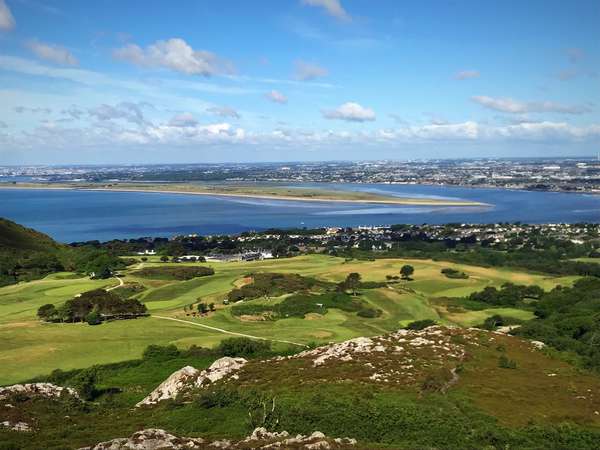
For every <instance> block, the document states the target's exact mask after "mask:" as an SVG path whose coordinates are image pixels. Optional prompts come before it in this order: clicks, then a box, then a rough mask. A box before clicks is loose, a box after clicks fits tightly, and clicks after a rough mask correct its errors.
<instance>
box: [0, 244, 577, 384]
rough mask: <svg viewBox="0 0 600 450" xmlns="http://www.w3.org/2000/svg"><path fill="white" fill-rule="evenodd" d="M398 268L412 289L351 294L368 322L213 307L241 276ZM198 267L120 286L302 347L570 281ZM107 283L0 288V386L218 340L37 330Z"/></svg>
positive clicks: (148, 322)
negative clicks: (487, 294) (472, 298)
mask: <svg viewBox="0 0 600 450" xmlns="http://www.w3.org/2000/svg"><path fill="white" fill-rule="evenodd" d="M407 263H409V264H411V265H413V266H414V267H415V274H414V277H413V278H414V281H410V282H399V283H394V284H391V285H390V287H386V288H377V289H366V290H361V291H360V292H359V297H360V299H361V300H364V301H365V302H367V303H368V304H370V305H372V306H373V307H374V308H377V309H381V310H382V311H383V313H382V314H381V316H380V317H376V318H361V317H357V315H356V313H355V312H343V311H340V310H336V309H330V310H329V312H328V313H327V314H324V315H319V314H310V315H309V317H308V318H304V319H303V318H286V319H281V320H277V321H248V320H241V319H240V318H238V317H234V316H233V315H232V314H231V313H230V306H224V305H223V300H224V299H225V298H226V296H227V293H228V292H229V291H230V290H231V289H233V288H234V287H236V283H237V282H239V280H241V279H243V278H244V277H245V276H246V275H247V274H248V273H251V272H280V273H297V274H299V275H302V276H307V277H314V278H316V279H318V280H322V281H330V282H335V283H337V282H340V281H342V280H343V279H344V278H345V277H346V276H347V275H348V274H349V273H351V272H358V273H360V274H361V276H362V279H363V281H366V282H368V281H374V282H384V281H385V280H386V275H398V274H399V270H400V267H402V265H404V264H407ZM185 265H186V264H178V265H177V266H179V267H180V266H185ZM190 265H200V264H198V263H196V264H190ZM201 265H202V266H206V267H212V268H213V269H214V270H215V275H212V276H208V277H202V278H195V279H192V280H188V281H183V282H178V281H169V280H154V279H146V278H141V277H137V275H136V270H135V268H134V269H130V270H127V271H124V273H123V278H124V281H126V282H138V283H141V284H142V285H144V286H145V287H146V290H145V291H143V292H141V293H140V294H138V295H136V296H135V297H136V298H139V299H140V300H141V301H142V302H144V303H145V304H146V306H147V307H148V310H149V312H150V313H152V314H158V315H163V316H170V317H176V318H181V319H184V320H190V321H192V322H196V323H200V324H205V325H209V326H214V327H217V328H223V329H225V330H229V331H233V332H238V333H245V334H250V335H253V336H260V337H264V338H267V339H279V340H289V341H293V342H299V343H304V344H307V343H311V342H330V341H340V340H344V339H349V338H353V337H357V336H361V335H374V334H380V333H383V332H386V331H392V330H395V329H397V328H399V327H401V326H403V325H406V324H407V323H409V322H411V321H414V320H420V319H433V320H436V321H438V322H440V323H444V324H458V325H464V326H470V325H474V324H478V323H481V322H483V320H484V319H485V318H486V317H488V316H490V315H493V314H497V313H499V311H498V310H497V309H485V310H481V311H467V310H465V311H459V312H457V311H451V312H449V311H447V310H446V309H445V308H443V307H440V306H439V305H438V304H437V303H436V302H432V299H435V298H438V297H444V296H450V297H462V296H465V295H468V294H470V293H471V292H475V291H478V290H481V289H483V288H484V287H485V286H500V285H502V284H503V283H505V282H513V283H517V284H538V285H540V286H542V287H543V288H545V289H550V288H551V287H553V286H555V285H557V284H563V285H570V284H571V283H572V282H573V281H574V280H575V279H576V277H562V278H556V277H547V276H544V275H540V274H530V273H526V272H518V271H514V270H505V269H498V268H482V267H475V266H468V265H463V264H453V263H447V262H440V261H431V260H404V259H377V260H375V261H362V260H361V261H359V260H352V261H344V260H343V259H341V258H334V257H329V256H324V255H305V256H300V257H296V258H289V259H279V260H265V261H253V262H232V263H210V264H201ZM159 266H176V265H175V264H171V263H167V264H163V263H160V262H158V261H157V258H156V257H150V258H149V261H147V262H144V263H143V267H159ZM445 267H451V268H454V269H456V270H459V271H461V272H465V273H466V274H468V275H469V278H468V279H464V280H463V279H460V280H457V279H449V278H447V277H446V276H444V275H443V274H441V273H440V271H441V269H442V268H445ZM136 268H139V266H136ZM115 284H117V281H116V280H114V279H112V280H96V281H92V280H89V279H88V278H72V276H71V274H66V273H61V274H54V275H52V276H49V277H46V278H45V279H43V280H37V281H33V282H29V283H21V284H18V285H13V286H7V287H4V288H0V384H7V383H12V382H16V381H20V380H23V379H25V378H29V377H31V376H35V375H38V374H41V373H47V372H49V371H51V370H52V369H55V368H63V369H66V368H76V367H86V366H89V365H91V364H94V363H108V362H115V361H122V360H126V359H131V358H136V357H139V356H140V354H141V352H142V350H143V349H144V348H145V347H146V346H147V345H149V344H154V343H157V344H166V343H174V344H176V345H178V346H181V347H188V346H190V345H192V344H196V345H202V346H205V347H210V346H214V345H216V344H217V343H218V342H219V341H220V340H221V339H223V338H225V337H228V336H227V335H225V334H222V333H219V332H217V331H211V330H206V329H202V328H200V327H196V326H193V325H187V324H184V323H177V322H172V321H167V320H160V319H155V318H151V319H137V320H130V321H123V322H110V323H105V324H102V325H100V326H97V327H90V326H87V325H82V324H64V325H61V324H40V323H39V322H38V321H37V319H36V311H37V309H38V308H39V307H40V306H41V305H43V304H45V303H53V304H55V305H59V304H62V303H63V302H64V301H66V300H68V299H70V298H72V297H73V296H74V295H76V294H78V293H81V292H84V291H87V290H91V289H94V288H98V287H103V286H113V285H115ZM280 300H281V299H280ZM198 301H203V302H207V303H208V302H214V303H215V304H216V306H217V311H216V312H214V313H210V314H209V315H208V316H205V317H201V318H198V317H192V316H188V315H186V313H185V312H184V310H183V307H184V306H186V305H190V304H193V303H197V302H198ZM261 301H263V300H261ZM264 301H266V302H275V301H278V300H276V299H264ZM500 313H501V314H502V315H507V316H511V317H517V318H521V319H527V318H529V317H530V313H527V312H523V311H521V310H517V309H515V310H506V309H504V310H502V311H501V312H500Z"/></svg>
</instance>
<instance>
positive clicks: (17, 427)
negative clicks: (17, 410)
mask: <svg viewBox="0 0 600 450" xmlns="http://www.w3.org/2000/svg"><path fill="white" fill-rule="evenodd" d="M0 425H2V426H3V427H4V428H8V429H9V430H12V431H31V427H30V426H29V424H28V423H27V422H10V421H8V420H5V421H4V422H0Z"/></svg>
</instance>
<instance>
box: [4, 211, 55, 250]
mask: <svg viewBox="0 0 600 450" xmlns="http://www.w3.org/2000/svg"><path fill="white" fill-rule="evenodd" d="M61 247H64V246H62V245H61V244H59V243H57V242H56V241H55V240H54V239H52V238H51V237H50V236H48V235H46V234H44V233H40V232H39V231H36V230H33V229H31V228H26V227H24V226H22V225H19V224H18V223H15V222H12V221H10V220H7V219H4V218H0V252H3V253H6V252H15V253H21V252H28V251H37V252H56V251H57V250H59V249H60V248H61Z"/></svg>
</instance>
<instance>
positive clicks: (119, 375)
mask: <svg viewBox="0 0 600 450" xmlns="http://www.w3.org/2000/svg"><path fill="white" fill-rule="evenodd" d="M227 348H228V349H229V350H232V349H233V350H235V349H237V350H242V349H244V350H246V351H245V352H244V353H243V357H240V353H238V354H237V355H236V354H235V352H234V353H232V352H231V351H226V352H223V348H222V349H221V353H220V355H219V354H218V353H219V352H210V351H207V350H202V349H199V348H196V349H195V350H193V351H187V352H178V351H177V350H176V349H174V348H173V349H168V348H163V349H160V348H155V349H153V350H152V352H147V353H146V355H145V357H144V359H143V360H140V361H132V362H130V363H126V364H116V365H112V366H104V367H102V366H99V367H97V368H95V369H94V370H92V371H90V370H85V371H75V372H71V373H68V374H65V373H56V374H54V375H53V376H52V377H50V378H48V379H47V381H54V382H55V383H59V384H62V385H65V386H73V387H75V388H76V389H78V390H79V395H80V396H81V397H83V398H86V395H89V394H90V392H95V394H94V396H93V398H94V401H93V402H90V401H79V400H76V399H74V398H73V397H72V396H69V395H62V396H60V397H51V398H43V396H41V395H34V394H31V395H30V394H27V393H23V389H24V388H22V387H21V388H9V389H7V390H5V391H4V394H3V393H2V392H0V396H1V397H2V398H3V402H5V403H9V404H11V405H12V408H10V409H6V410H4V411H3V412H2V413H1V414H2V416H1V417H0V422H3V421H4V422H6V423H8V424H10V426H11V427H14V426H16V425H17V424H21V425H20V426H21V427H24V426H25V425H26V426H27V427H28V428H29V429H30V431H7V430H5V431H0V439H3V440H4V442H7V443H14V445H18V446H20V448H39V444H40V443H44V446H45V448H64V447H68V448H77V447H83V446H91V447H93V446H94V445H95V444H97V443H98V442H106V441H111V440H113V439H115V438H119V439H118V440H114V441H112V442H110V443H105V444H102V445H99V446H98V447H93V448H98V449H100V448H111V449H120V448H129V447H126V445H127V442H139V441H141V440H144V439H150V438H151V437H152V436H161V437H160V439H168V440H170V441H171V442H174V443H175V444H177V443H180V444H181V445H174V446H173V447H169V448H184V447H183V445H184V444H186V443H187V444H189V443H190V442H193V443H194V445H195V447H191V448H215V446H216V444H215V441H218V442H220V443H221V444H219V445H221V447H220V448H263V446H266V445H269V444H272V443H273V442H276V441H282V443H281V444H276V445H273V446H272V447H270V448H274V447H281V448H352V447H354V448H360V449H369V448H394V449H404V448H407V449H408V448H411V449H412V448H448V449H450V448H462V449H471V448H490V449H492V448H494V449H499V448H550V449H551V448H556V449H558V448H578V449H586V448H590V449H591V448H597V446H596V445H597V442H598V439H599V438H600V397H598V396H597V395H596V394H597V393H598V392H600V380H599V379H598V378H597V377H595V376H592V375H590V374H588V373H586V372H582V371H580V370H578V369H576V368H574V367H573V366H571V365H569V364H568V363H566V362H564V361H563V360H561V359H559V358H555V357H552V356H551V354H549V353H547V352H546V351H545V349H544V346H543V344H542V343H537V342H532V341H527V340H522V339H520V338H517V337H512V336H506V335H503V334H500V333H497V332H489V331H483V330H477V329H462V328H448V327H429V328H426V329H424V330H412V331H411V330H406V329H401V330H399V331H396V332H393V333H389V334H385V335H380V336H374V337H371V338H355V339H352V340H349V341H344V342H341V343H338V344H331V345H327V346H322V347H318V348H314V349H309V350H306V351H303V352H301V353H296V354H288V355H281V356H271V357H269V356H267V357H266V358H265V357H262V358H256V356H257V355H258V354H260V352H259V353H254V356H253V353H252V349H251V348H250V347H248V346H247V345H246V344H244V345H233V343H232V345H229V346H228V347H227ZM249 348H250V351H247V350H248V349H249ZM225 353H229V355H228V356H225V357H221V358H219V359H216V360H215V358H217V357H218V356H223V355H224V354H225ZM203 369H204V370H203ZM94 383H95V385H94ZM90 386H93V388H90ZM45 389H46V388H45ZM15 390H18V391H20V393H19V394H18V395H17V394H16V393H15ZM136 404H137V407H136ZM65 416H68V419H65ZM23 424H25V425H23ZM263 427H264V428H265V429H266V430H268V431H269V432H277V433H281V434H268V433H267V434H265V432H264V430H262V431H261V430H259V431H254V433H253V430H255V429H256V428H263ZM154 428H158V429H161V430H165V431H155V430H148V429H154ZM144 429H146V430H147V431H144V432H142V433H138V434H135V435H134V436H132V435H133V434H134V433H137V432H139V431H141V430H144ZM284 432H285V433H284ZM167 433H169V434H171V435H173V436H170V437H168V434H167ZM315 433H316V434H315ZM252 434H253V435H254V436H255V439H256V436H260V437H261V438H260V439H256V442H254V441H253V438H252V437H251V436H250V435H252ZM297 434H298V435H302V439H305V441H302V440H300V441H291V442H290V443H289V445H288V446H287V447H286V446H285V442H283V441H285V439H291V438H290V437H289V436H296V435H297ZM129 436H132V437H131V438H130V439H129V440H128V439H127V438H128V437H129ZM247 436H248V437H247ZM310 436H313V438H309V437H310ZM325 436H327V437H325ZM336 439H337V440H336ZM223 440H228V441H229V442H228V443H227V445H225V444H224V443H223V442H224V441H223ZM354 440H356V441H357V443H356V444H354V442H355V441H354ZM259 441H260V442H259ZM319 441H327V445H326V444H318V446H313V447H311V446H310V445H313V444H316V443H317V442H319ZM259 443H260V445H259ZM111 445H113V446H111ZM190 445H191V444H190ZM186 448H187V447H186ZM264 448H267V447H264Z"/></svg>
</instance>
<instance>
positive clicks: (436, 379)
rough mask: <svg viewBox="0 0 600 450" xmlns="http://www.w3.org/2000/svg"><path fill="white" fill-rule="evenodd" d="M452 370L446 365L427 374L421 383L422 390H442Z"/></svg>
mask: <svg viewBox="0 0 600 450" xmlns="http://www.w3.org/2000/svg"><path fill="white" fill-rule="evenodd" d="M452 376H453V375H452V372H451V371H450V369H448V368H447V367H442V368H440V369H439V370H436V371H435V372H432V373H430V374H428V375H427V376H426V377H425V380H423V383H422V384H421V391H423V392H444V391H445V390H446V387H447V386H448V383H449V382H450V380H452Z"/></svg>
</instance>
